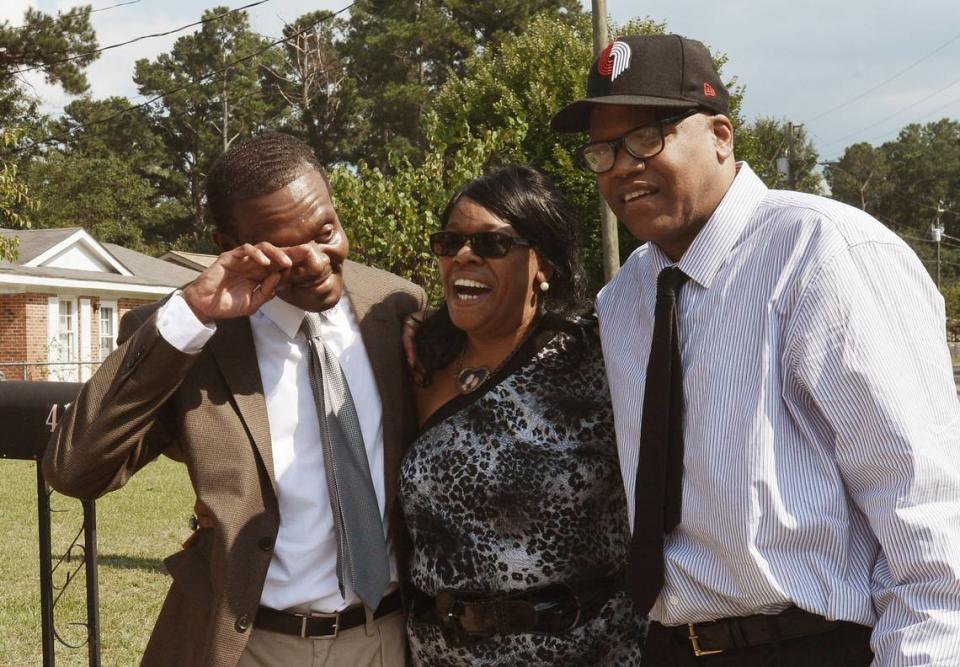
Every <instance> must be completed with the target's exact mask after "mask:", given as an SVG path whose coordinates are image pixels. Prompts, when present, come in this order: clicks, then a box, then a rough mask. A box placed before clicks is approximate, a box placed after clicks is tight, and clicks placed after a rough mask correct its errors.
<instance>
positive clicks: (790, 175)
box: [787, 122, 803, 190]
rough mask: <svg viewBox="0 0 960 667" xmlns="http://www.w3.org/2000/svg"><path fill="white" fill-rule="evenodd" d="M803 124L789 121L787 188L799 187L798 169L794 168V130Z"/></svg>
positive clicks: (794, 188)
mask: <svg viewBox="0 0 960 667" xmlns="http://www.w3.org/2000/svg"><path fill="white" fill-rule="evenodd" d="M798 127H803V126H802V125H794V124H793V122H789V123H787V189H788V190H796V189H797V170H796V169H795V168H794V166H793V165H794V158H795V154H794V151H795V150H796V148H795V146H794V132H793V131H794V130H795V129H796V128H798Z"/></svg>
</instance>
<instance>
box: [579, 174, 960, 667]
mask: <svg viewBox="0 0 960 667" xmlns="http://www.w3.org/2000/svg"><path fill="white" fill-rule="evenodd" d="M671 264H672V262H671V261H670V259H669V258H668V257H667V256H666V255H664V254H663V252H662V251H661V250H660V249H659V248H658V247H656V246H655V245H653V244H650V243H648V244H646V245H644V246H642V247H640V248H638V249H637V250H636V251H635V252H634V253H633V254H632V255H631V257H630V258H629V260H628V261H627V262H626V263H625V264H624V266H623V268H622V269H621V270H620V272H619V273H618V274H617V275H616V276H615V277H614V279H613V280H612V281H611V282H610V283H609V284H608V285H607V286H606V287H604V289H603V290H602V291H601V292H600V295H599V296H598V298H597V310H598V312H599V316H600V332H601V337H602V341H603V352H604V358H605V360H606V363H607V374H608V376H609V381H610V390H611V394H612V398H613V406H614V415H615V419H616V431H617V441H618V443H619V449H620V460H621V470H622V473H623V480H624V486H625V488H626V496H627V504H628V506H629V514H630V520H631V525H632V522H633V517H634V513H635V512H643V511H644V508H643V507H639V508H634V506H633V505H634V502H633V499H634V486H635V482H636V471H637V458H638V449H637V446H638V443H639V441H640V422H641V419H642V414H641V413H642V405H643V394H644V390H645V369H646V367H647V359H648V357H649V352H650V339H651V335H652V332H653V317H654V315H653V313H654V301H655V297H656V280H657V274H658V273H659V272H660V270H661V269H663V268H665V267H666V266H669V265H671ZM679 267H680V268H681V269H682V270H683V271H684V272H685V273H686V274H687V275H688V276H690V280H689V281H688V282H687V284H686V285H685V286H684V287H683V289H682V291H681V293H680V302H679V312H678V316H679V329H680V339H681V350H682V358H683V388H684V398H685V412H684V442H685V447H684V476H683V516H682V520H681V522H680V525H679V526H678V527H677V529H676V530H675V531H674V532H673V533H672V534H671V535H669V536H668V537H667V538H666V542H665V567H666V575H665V582H664V586H663V589H662V591H661V594H660V596H659V598H658V600H657V602H656V604H655V605H654V607H653V609H652V610H651V613H650V615H651V617H652V618H653V619H655V620H657V621H659V622H661V623H663V624H665V625H680V624H685V623H690V622H700V621H707V620H713V619H718V618H724V617H731V616H746V615H750V614H757V613H776V612H778V611H780V610H783V609H784V608H786V607H787V606H789V605H791V604H793V605H796V606H798V607H801V608H803V609H806V610H808V611H811V612H814V613H818V614H822V615H823V616H825V617H827V618H830V619H839V620H847V621H853V622H856V623H861V624H864V625H870V626H874V632H873V637H872V641H871V643H872V646H873V650H874V653H875V654H876V656H877V659H876V663H875V664H876V665H881V666H885V667H886V666H890V667H892V666H901V665H902V666H907V665H910V666H911V667H912V666H919V665H938V666H943V667H947V666H948V665H949V666H951V667H957V666H960V404H958V401H957V394H956V390H955V387H954V383H953V376H952V372H951V364H950V357H949V353H948V350H947V346H946V342H945V335H944V331H945V327H944V321H945V320H944V309H943V299H942V298H941V297H940V295H939V293H938V292H937V290H936V289H935V287H934V286H933V284H932V282H931V281H930V278H929V276H928V275H927V272H926V270H925V269H924V267H923V265H922V264H921V263H920V261H919V260H918V259H917V257H916V255H915V254H914V253H913V252H912V251H911V250H910V248H909V247H908V246H906V245H905V244H904V243H903V242H902V241H901V240H900V239H899V238H898V237H897V236H896V235H895V234H893V233H892V232H891V231H889V230H888V229H886V228H885V227H884V226H882V225H881V224H880V223H878V222H877V221H876V220H874V219H873V218H872V217H870V216H869V215H867V214H866V213H864V212H862V211H859V210H856V209H853V208H850V207H848V206H846V205H843V204H840V203H838V202H835V201H832V200H829V199H825V198H822V197H815V196H811V195H805V194H800V193H793V192H781V191H775V190H768V189H767V188H766V186H764V185H763V183H762V182H761V181H760V179H759V178H757V176H756V175H755V174H754V173H753V172H752V171H751V170H750V167H749V166H748V165H746V164H745V163H740V164H739V165H738V172H737V176H736V179H735V180H734V183H733V185H732V186H731V187H730V189H729V191H728V192H727V193H726V195H725V197H724V198H723V200H722V202H721V203H720V205H719V206H718V207H717V209H716V211H715V212H714V213H713V215H712V216H711V218H710V219H709V220H708V222H707V224H706V225H705V226H704V228H703V229H702V230H701V231H700V233H699V234H698V235H697V237H696V238H695V239H694V241H693V243H692V244H691V245H690V247H689V248H688V249H687V251H686V253H685V254H684V255H683V257H682V258H681V260H680V262H679Z"/></svg>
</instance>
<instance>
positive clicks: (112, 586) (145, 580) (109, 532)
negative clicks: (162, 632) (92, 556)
mask: <svg viewBox="0 0 960 667" xmlns="http://www.w3.org/2000/svg"><path fill="white" fill-rule="evenodd" d="M51 502H52V504H53V509H54V510H55V511H54V513H53V552H54V562H56V560H57V559H58V558H59V556H60V555H61V554H63V552H64V551H65V550H66V548H67V547H68V546H69V544H70V542H71V540H72V539H73V537H74V535H76V533H77V531H78V530H79V529H80V525H81V522H82V518H83V515H82V512H81V510H80V503H79V502H77V501H74V500H71V499H68V498H65V497H64V496H60V495H59V494H54V495H53V498H52V501H51ZM0 507H2V508H3V509H2V512H0V534H2V535H3V536H4V544H3V547H2V549H0V667H32V666H34V665H40V664H41V648H40V646H41V640H40V587H39V565H38V549H39V547H38V543H37V509H36V464H34V463H33V462H30V461H8V460H2V459H0ZM192 507H193V492H192V490H191V488H190V481H189V478H188V477H187V472H186V469H185V468H184V467H183V466H182V465H180V464H178V463H174V462H173V461H170V460H168V459H165V458H161V459H160V460H158V461H156V462H154V463H151V464H150V465H148V466H147V467H146V468H144V469H143V470H141V471H140V472H139V473H137V474H136V475H135V476H134V477H133V479H131V480H130V482H129V483H128V484H127V485H126V486H125V487H124V488H123V489H121V490H119V491H115V492H114V493H111V494H108V495H107V496H106V497H104V498H102V499H101V500H99V501H98V502H97V538H98V539H97V547H98V550H99V579H100V644H101V652H100V655H101V664H102V665H103V666H104V667H111V666H117V667H128V666H131V665H137V664H139V661H140V655H141V654H142V653H143V649H144V647H145V646H146V644H147V639H148V638H149V636H150V631H151V629H152V628H153V624H154V621H155V620H156V617H157V614H158V613H159V611H160V605H161V604H162V602H163V597H164V595H165V594H166V591H167V588H168V587H169V585H170V579H169V576H168V575H167V573H166V570H165V569H164V567H163V562H162V561H163V559H164V558H165V557H166V556H168V555H169V554H171V553H173V552H174V551H176V550H177V549H179V546H180V543H181V542H182V541H183V540H184V539H185V538H186V536H187V535H188V534H189V529H188V528H187V518H188V517H189V516H190V512H191V509H192ZM56 510H65V511H56ZM66 569H68V565H67V564H63V565H61V566H60V568H59V569H58V570H57V572H56V574H55V575H54V585H55V586H56V585H61V584H62V581H63V578H64V571H65V570H66ZM77 576H78V578H77V580H76V581H74V582H73V583H72V584H71V585H70V587H68V588H67V592H66V593H65V594H64V596H63V598H62V599H61V600H60V602H59V603H58V604H57V613H56V618H57V622H56V627H57V630H58V631H59V632H60V635H61V636H62V637H63V638H64V639H66V640H67V641H68V642H70V643H81V642H82V641H83V640H84V637H85V631H84V629H83V628H78V627H76V626H71V625H70V623H71V622H78V621H83V620H84V619H85V611H84V610H85V597H84V596H85V592H84V585H83V571H82V570H81V571H80V572H79V573H78V575H77ZM56 664H57V666H58V667H72V666H74V665H76V666H78V667H79V666H84V665H87V649H86V647H83V648H80V649H75V650H68V649H66V648H64V647H63V646H61V645H60V644H59V643H58V644H57V652H56Z"/></svg>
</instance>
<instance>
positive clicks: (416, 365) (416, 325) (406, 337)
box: [401, 310, 430, 386]
mask: <svg viewBox="0 0 960 667" xmlns="http://www.w3.org/2000/svg"><path fill="white" fill-rule="evenodd" d="M429 314H430V311H428V310H422V311H420V312H419V313H412V314H410V315H407V317H406V319H405V320H404V321H403V334H402V336H401V341H402V342H403V353H404V356H405V357H406V358H407V366H409V367H410V373H411V374H412V375H413V381H414V382H416V383H417V384H418V385H420V386H423V385H424V382H425V380H426V372H425V371H424V368H423V365H422V364H421V363H420V360H419V359H417V347H416V344H415V341H416V338H417V331H418V330H419V329H420V323H421V322H423V320H424V318H425V317H426V316H427V315H429Z"/></svg>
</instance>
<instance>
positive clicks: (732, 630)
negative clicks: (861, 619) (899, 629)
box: [657, 607, 855, 657]
mask: <svg viewBox="0 0 960 667" xmlns="http://www.w3.org/2000/svg"><path fill="white" fill-rule="evenodd" d="M657 625H659V624H657ZM844 625H855V624H852V623H848V622H846V621H828V620H827V619H825V618H824V617H823V616H818V615H817V614H812V613H810V612H808V611H804V610H803V609H799V608H798V607H790V608H788V609H785V610H784V611H782V612H781V613H779V614H775V615H765V614H757V615H754V616H743V617H739V618H724V619H721V620H719V621H712V622H709V623H690V624H688V625H681V626H677V627H669V628H664V629H665V630H667V631H669V632H670V633H671V634H672V635H673V637H674V639H675V640H676V641H679V642H683V643H686V644H687V645H688V647H689V648H690V650H691V651H692V652H693V655H695V656H697V657H701V656H705V655H716V654H717V653H723V652H724V651H728V650H731V649H739V648H747V647H750V646H761V645H763V644H773V643H775V642H780V641H786V640H789V639H799V638H800V637H810V636H813V635H820V634H824V633H827V632H831V631H832V630H836V629H837V628H839V627H841V626H844ZM661 627H664V626H661Z"/></svg>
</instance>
